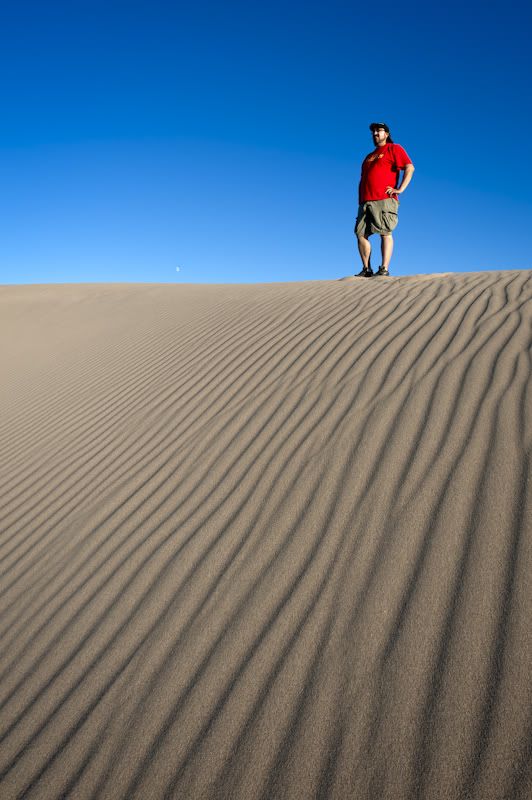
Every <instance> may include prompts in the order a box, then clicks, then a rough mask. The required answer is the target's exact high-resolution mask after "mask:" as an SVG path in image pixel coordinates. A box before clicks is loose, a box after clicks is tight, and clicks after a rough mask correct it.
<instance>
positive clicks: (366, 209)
mask: <svg viewBox="0 0 532 800" xmlns="http://www.w3.org/2000/svg"><path fill="white" fill-rule="evenodd" d="M398 210H399V203H398V202H397V200H394V199H393V198H392V197H387V198H386V200H368V201H367V202H366V203H362V205H360V206H359V207H358V214H357V221H356V222H355V234H356V236H357V237H360V236H363V237H364V238H366V239H367V238H368V236H371V234H372V233H380V235H381V236H386V235H387V234H390V233H391V232H392V231H393V229H394V228H395V226H396V225H397V222H398V217H397V212H398Z"/></svg>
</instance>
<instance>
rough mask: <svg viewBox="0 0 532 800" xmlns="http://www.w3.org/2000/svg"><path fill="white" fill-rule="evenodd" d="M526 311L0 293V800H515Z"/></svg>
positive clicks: (399, 302) (527, 489) (507, 289)
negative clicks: (109, 799) (170, 799)
mask: <svg viewBox="0 0 532 800" xmlns="http://www.w3.org/2000/svg"><path fill="white" fill-rule="evenodd" d="M531 299H532V272H530V271H524V270H523V271H508V272H483V273H469V274H446V275H434V276H430V275H428V276H419V277H404V278H391V279H373V280H364V279H356V278H347V279H343V280H338V281H322V282H321V281H317V282H305V283H286V284H265V285H240V286H236V285H235V286H231V285H219V286H212V285H210V286H209V285H205V286H199V285H188V286H187V285H180V286H179V285H150V284H146V285H129V284H128V285H119V284H115V285H113V284H109V285H54V286H52V285H50V286H6V287H0V334H1V342H2V347H1V354H0V370H1V372H0V374H1V381H0V411H1V415H0V453H1V462H0V463H1V467H0V513H1V538H0V797H1V800H14V798H21V799H22V798H24V800H35V799H36V798H43V799H45V800H52V798H54V799H55V798H73V800H85V798H91V799H92V800H100V799H101V798H102V799H103V798H112V799H113V800H114V799H115V798H116V799H120V800H133V799H135V800H159V799H160V800H162V799H163V798H176V799H177V798H179V800H210V799H211V798H227V800H229V799H230V798H231V800H254V799H255V798H261V799H262V800H271V799H272V798H275V799H276V800H314V798H316V800H317V799H318V798H320V799H321V800H326V799H328V798H334V799H335V800H347V799H349V800H410V799H412V800H424V799H425V798H431V800H432V799H433V798H434V800H436V798H438V799H441V800H528V799H529V798H530V797H531V796H532V779H531V771H530V755H531V739H532V713H531V700H532V689H531V687H532V681H531V609H532V605H531V585H532V580H531V576H532V537H531V520H532V491H531V488H532V487H531V479H530V457H531V445H532V381H531V340H532V335H531V322H532V302H531Z"/></svg>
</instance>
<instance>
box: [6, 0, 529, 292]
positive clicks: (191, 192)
mask: <svg viewBox="0 0 532 800" xmlns="http://www.w3.org/2000/svg"><path fill="white" fill-rule="evenodd" d="M531 27H532V11H531V6H530V4H529V3H525V2H512V0H509V2H500V0H495V2H491V3H490V2H487V3H481V2H475V3H467V2H466V3H461V2H456V0H450V2H447V3H445V4H443V3H442V4H435V5H432V4H429V3H412V2H406V3H401V2H397V3H390V2H387V1H386V2H380V3H379V2H375V3H371V2H367V3H363V4H362V3H355V2H352V1H351V2H338V0H332V2H329V3H325V2H320V3H315V2H312V0H311V1H310V2H305V3H299V2H290V0H285V2H277V0H272V1H271V2H268V3H262V4H259V3H257V4H255V3H250V2H249V1H248V2H231V1H230V0H229V2H227V1H226V2H197V3H193V2H190V3H186V4H182V3H180V2H175V1H174V2H162V1H161V0H149V1H148V0H127V2H126V0H123V1H122V0H120V1H119V0H91V1H90V2H89V0H69V2H54V0H48V2H41V0H39V2H34V1H33V2H31V1H30V2H21V3H11V4H3V6H2V11H1V12H0V44H1V48H0V68H1V73H2V76H3V80H2V82H1V88H0V93H1V109H2V123H1V127H0V176H1V190H0V283H48V282H74V281H84V282H85V281H88V282H93V281H154V282H194V283H196V282H198V283H203V282H209V283H210V282H216V283H229V282H263V281H292V280H304V279H312V280H314V279H331V278H338V277H341V276H343V275H348V274H352V273H353V272H354V271H355V268H356V271H358V269H359V264H358V255H357V254H356V242H355V239H354V236H353V232H352V230H353V222H354V218H355V215H356V204H357V200H356V195H357V185H358V180H359V174H360V163H361V161H362V158H363V157H364V156H365V155H366V154H367V153H368V152H369V151H370V150H371V149H372V142H371V137H370V132H369V130H368V124H369V123H370V122H372V121H374V120H376V121H381V120H383V121H385V122H387V123H388V124H389V126H390V128H391V131H392V135H393V138H394V140H395V141H396V142H399V143H400V144H402V145H403V146H404V147H405V148H406V150H407V151H408V153H409V155H410V157H411V158H412V160H413V162H414V164H415V167H416V172H415V175H414V178H413V181H412V183H411V185H410V187H409V188H408V190H407V191H406V192H405V193H404V195H403V196H402V198H401V211H400V223H399V227H398V229H397V233H396V236H395V240H396V252H395V255H394V259H393V261H392V271H393V272H394V274H401V275H407V274H416V273H426V272H442V271H448V270H453V271H461V270H467V271H470V270H481V269H516V268H531V267H532V258H531V255H530V253H531V250H532V224H531V222H532V190H531V186H530V177H529V176H530V165H529V161H530V153H531V152H532V145H531V139H530V136H531V129H532V109H531V101H530V96H531V94H530V83H531V78H532V68H531V61H530V55H529V53H530V34H531ZM372 242H373V243H374V246H376V247H378V244H379V241H378V237H377V238H376V237H373V238H372ZM374 263H377V264H378V263H379V261H378V259H374ZM177 268H179V271H177Z"/></svg>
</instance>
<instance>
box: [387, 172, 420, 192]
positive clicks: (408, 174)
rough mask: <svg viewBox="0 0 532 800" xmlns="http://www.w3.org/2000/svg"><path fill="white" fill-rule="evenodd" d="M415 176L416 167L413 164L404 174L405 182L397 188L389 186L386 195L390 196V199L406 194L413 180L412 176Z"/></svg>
mask: <svg viewBox="0 0 532 800" xmlns="http://www.w3.org/2000/svg"><path fill="white" fill-rule="evenodd" d="M413 174H414V165H413V164H407V165H406V167H405V171H404V174H403V180H402V181H401V185H400V186H398V187H397V188H394V187H393V186H387V187H386V194H388V195H389V196H390V197H393V195H394V194H401V192H404V190H405V189H406V187H407V186H408V184H409V183H410V181H411V180H412V175H413Z"/></svg>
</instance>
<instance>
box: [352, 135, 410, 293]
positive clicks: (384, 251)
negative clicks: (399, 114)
mask: <svg viewBox="0 0 532 800" xmlns="http://www.w3.org/2000/svg"><path fill="white" fill-rule="evenodd" d="M369 128H370V131H371V133H372V135H373V143H374V145H375V150H373V151H372V152H371V153H369V155H367V156H366V158H365V159H364V161H363V162H362V175H361V178H360V185H359V187H358V202H359V206H358V214H357V219H356V222H355V234H356V237H357V240H358V252H359V253H360V258H361V259H362V271H361V272H359V273H358V275H357V277H358V278H371V277H373V275H375V274H376V275H377V276H379V277H387V276H388V275H389V274H390V272H389V270H388V267H389V264H390V259H391V257H392V252H393V236H392V231H393V230H394V228H395V226H396V225H397V220H398V217H397V212H398V210H399V200H398V199H397V195H399V194H402V192H404V190H405V189H406V187H407V186H408V184H409V183H410V181H411V180H412V175H413V173H414V165H413V164H412V162H411V160H410V158H409V156H408V154H407V152H406V150H404V149H403V148H402V147H401V145H400V144H395V143H394V142H393V141H392V137H391V136H390V129H389V127H388V126H387V125H386V123H384V122H372V123H371V125H370V126H369ZM403 171H404V174H403V179H402V181H401V183H399V176H400V173H401V172H403ZM372 233H378V234H380V237H381V255H382V261H381V266H380V267H379V269H378V271H377V273H374V272H373V270H372V268H371V244H370V241H369V237H370V236H371V234H372Z"/></svg>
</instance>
